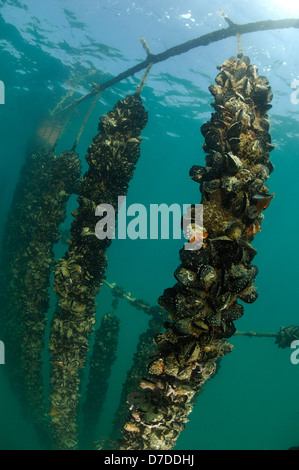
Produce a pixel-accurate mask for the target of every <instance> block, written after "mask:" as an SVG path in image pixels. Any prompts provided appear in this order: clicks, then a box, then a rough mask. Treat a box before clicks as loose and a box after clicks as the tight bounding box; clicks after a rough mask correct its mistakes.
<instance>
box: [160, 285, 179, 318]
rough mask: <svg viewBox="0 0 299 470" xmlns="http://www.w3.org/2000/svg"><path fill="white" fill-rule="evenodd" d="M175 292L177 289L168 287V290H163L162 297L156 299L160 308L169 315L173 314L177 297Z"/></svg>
mask: <svg viewBox="0 0 299 470" xmlns="http://www.w3.org/2000/svg"><path fill="white" fill-rule="evenodd" d="M177 290H178V289H177V287H170V288H168V289H165V290H164V293H163V295H161V296H160V297H159V299H158V304H159V305H160V307H162V308H164V309H165V310H167V311H168V312H170V313H175V311H176V304H175V298H176V295H177Z"/></svg>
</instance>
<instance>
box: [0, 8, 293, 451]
mask: <svg viewBox="0 0 299 470" xmlns="http://www.w3.org/2000/svg"><path fill="white" fill-rule="evenodd" d="M197 3H198V2H195V1H186V2H184V6H182V5H181V2H179V1H178V0H175V1H173V2H170V1H168V0H167V1H165V2H157V1H154V0H153V1H151V2H145V1H144V0H139V1H138V2H131V1H130V0H122V1H114V2H112V1H105V2H100V4H99V2H96V1H95V0H87V1H86V2H83V1H76V2H72V1H70V0H67V1H65V2H63V6H60V4H58V3H57V2H53V3H52V2H40V1H37V0H26V1H23V0H20V1H8V0H7V1H4V0H3V1H2V5H1V7H0V64H1V67H0V80H2V81H3V82H4V83H5V94H6V96H5V98H6V104H5V105H1V106H0V129H1V144H0V145H1V161H0V183H1V185H0V192H1V198H0V208H1V211H0V218H1V225H0V232H1V237H2V235H3V231H4V227H5V222H6V220H7V216H8V214H9V211H10V207H11V201H12V196H13V193H14V189H15V186H16V184H17V182H18V179H19V174H20V169H21V167H22V165H23V163H24V159H25V153H26V146H27V143H28V140H29V138H30V137H31V135H32V134H33V133H34V132H35V130H36V128H37V127H38V125H39V123H40V122H41V120H42V119H43V117H44V116H46V115H47V112H48V111H49V110H50V109H53V107H55V105H56V104H57V103H58V102H59V100H60V99H61V97H62V96H64V95H65V94H66V90H69V89H70V88H72V86H73V85H72V83H74V82H75V81H76V79H78V77H81V78H80V80H79V84H78V85H76V86H74V88H75V90H74V95H73V98H79V97H80V96H81V95H83V94H85V93H87V92H88V91H89V90H90V84H91V82H97V83H102V82H105V81H107V80H108V79H110V78H111V77H112V76H114V75H117V74H118V73H120V72H122V71H123V70H125V69H127V68H129V67H131V66H132V65H135V64H136V63H138V62H139V61H141V60H143V59H144V51H143V49H142V47H141V45H140V43H139V42H138V39H139V38H140V37H145V38H146V40H147V41H148V43H149V44H150V47H151V48H152V51H153V52H154V53H157V52H160V51H162V50H164V49H166V48H169V47H171V46H173V45H176V44H179V43H182V42H184V41H187V40H189V39H192V38H194V37H197V36H200V35H202V34H205V33H208V32H211V31H214V30H217V29H219V27H226V24H225V22H224V20H223V19H222V18H220V17H219V16H218V15H217V13H216V12H217V10H218V8H219V7H220V6H221V7H222V8H223V9H224V10H225V12H226V13H227V14H228V15H229V16H230V17H231V18H233V19H234V21H236V22H240V23H247V22H250V21H259V20H261V19H278V18H291V17H299V7H297V11H296V10H294V9H288V7H287V6H285V7H284V8H283V7H282V6H281V5H279V2H272V1H270V0H267V1H265V2H261V1H258V0H253V1H251V2H247V1H244V2H242V6H240V2H238V1H236V0H234V1H232V2H228V3H224V4H221V5H220V4H219V3H218V2H217V1H215V0H212V1H211V2H209V5H208V6H207V5H206V4H204V5H202V6H199V5H198V4H197ZM261 11H262V12H261ZM298 34H299V33H298V31H297V30H293V29H290V30H284V31H272V32H263V33H253V34H250V35H246V36H244V38H243V48H244V53H245V54H246V55H248V56H249V57H250V58H251V61H252V63H254V64H256V65H257V66H258V68H259V71H260V73H261V74H262V75H266V76H267V78H268V79H269V81H270V85H271V86H272V90H273V93H274V100H273V102H272V104H273V108H272V110H271V111H270V113H269V119H270V122H271V135H272V141H273V144H274V145H275V150H274V151H273V152H272V153H271V161H272V162H273V164H274V167H275V170H274V172H273V174H272V175H271V177H270V179H269V181H268V184H269V188H270V191H271V192H274V193H275V199H274V200H273V201H272V202H271V206H270V207H269V208H268V209H267V210H266V211H265V220H264V221H263V225H262V232H261V233H259V234H258V235H257V237H256V238H255V240H254V246H255V248H256V249H257V250H258V255H257V256H256V258H255V260H254V264H256V265H257V266H258V268H259V274H258V277H257V280H256V282H255V285H256V286H257V287H258V292H259V298H258V300H257V301H256V302H255V303H254V304H252V305H246V306H245V314H244V316H243V317H242V318H241V319H240V320H238V321H237V322H236V327H237V329H238V330H240V331H249V330H255V331H257V332H277V331H279V328H280V327H281V326H285V327H286V326H289V325H298V306H297V297H298V294H297V292H298V263H299V255H298V231H299V219H298V210H297V202H298V171H299V163H298V162H299V150H298V149H299V133H298V110H299V104H297V105H296V104H293V103H292V102H291V93H292V91H293V89H292V88H291V83H292V81H293V80H294V78H296V77H298V75H299V59H298V54H297V49H296V44H297V42H298ZM236 47H237V43H236V40H235V39H234V38H231V39H228V40H225V41H222V42H220V43H217V44H211V45H210V46H208V47H202V48H200V49H195V50H193V51H190V52H189V53H188V54H183V55H181V56H178V57H174V58H172V59H169V60H168V61H166V62H163V63H161V64H157V65H155V66H154V67H153V69H152V71H151V73H150V75H149V77H148V80H147V84H146V86H145V88H144V90H143V92H142V98H143V103H144V106H145V108H146V109H147V111H148V113H149V122H148V125H147V126H146V128H145V130H144V132H143V134H142V137H143V143H142V146H141V157H140V160H139V162H138V165H137V168H136V171H135V174H134V178H133V180H132V181H131V184H130V189H129V193H128V196H127V204H128V205H130V204H134V203H141V204H144V205H145V206H146V207H149V205H150V204H160V203H166V204H169V205H170V204H172V203H179V204H191V203H192V202H197V203H199V202H200V194H199V192H198V185H196V184H195V183H194V182H192V181H191V180H190V178H189V169H190V168H191V167H192V166H193V165H195V164H196V165H203V164H204V158H205V154H204V152H203V150H202V144H203V137H202V135H201V132H200V127H201V125H202V124H203V123H204V122H206V121H207V120H208V119H209V117H210V114H211V110H212V108H211V107H210V103H211V101H212V97H211V95H210V93H209V92H208V86H209V84H210V83H213V81H214V78H215V76H216V74H217V73H218V71H217V69H216V66H217V65H218V64H220V63H222V62H223V61H224V60H226V59H227V58H228V57H230V56H231V55H234V54H235V53H236ZM91 72H93V73H92V74H91ZM140 78H141V74H138V76H136V77H133V78H132V77H131V78H130V79H127V80H125V81H124V82H122V83H119V84H117V85H115V86H114V87H112V88H110V89H108V90H106V91H105V92H104V93H103V94H102V95H101V98H100V99H99V101H98V103H97V104H96V107H95V109H94V111H93V113H92V116H91V118H90V120H89V122H88V125H87V126H86V128H85V130H84V133H83V135H82V138H81V140H80V142H79V146H78V149H77V150H78V153H79V156H80V159H81V161H82V164H83V170H86V167H87V166H86V162H85V161H84V157H85V155H86V151H87V148H88V146H89V145H90V144H91V142H92V138H93V137H94V136H95V135H96V134H97V125H98V120H99V117H100V116H101V115H103V114H105V113H107V112H108V111H109V110H111V109H112V108H113V106H114V105H115V103H116V102H117V101H118V100H119V99H121V98H123V97H125V96H126V94H128V93H132V92H134V91H135V89H136V86H137V85H138V83H139V80H140ZM88 107H89V103H85V104H82V105H81V106H80V107H79V108H78V111H77V113H75V114H74V115H73V116H72V119H71V121H70V123H69V125H68V127H67V128H66V131H65V133H64V135H63V137H62V139H61V140H60V142H59V145H58V147H57V151H56V153H57V154H58V153H60V152H61V151H63V150H65V149H69V148H70V147H71V146H72V144H73V142H74V139H75V136H76V134H77V132H78V130H79V128H80V126H81V123H82V121H83V119H84V116H85V114H86V112H87V110H88ZM75 208H76V200H75V198H74V197H73V198H72V199H71V201H70V203H69V206H68V213H69V216H68V219H67V220H66V222H65V224H64V225H65V227H66V228H69V227H70V223H71V220H72V218H71V216H70V213H71V211H72V210H74V209H75ZM181 247H182V240H136V241H133V240H114V241H113V243H112V245H111V247H110V248H109V250H108V252H107V254H108V269H107V272H106V275H107V280H108V281H110V282H115V283H117V284H118V285H120V286H121V287H123V288H124V289H125V291H126V292H131V293H132V295H133V297H137V298H142V299H144V300H145V301H146V302H148V303H149V304H151V305H156V304H157V299H158V297H159V296H160V295H161V294H162V293H163V291H164V289H165V288H168V287H171V286H173V285H174V283H175V280H174V277H173V272H174V271H175V269H176V268H177V266H178V264H179V257H178V252H179V250H180V248H181ZM64 250H65V247H64V246H63V245H61V244H59V245H58V246H57V247H56V248H55V252H56V256H57V258H58V257H60V256H62V255H63V254H64ZM112 300H113V298H112V295H111V291H110V289H109V288H108V287H107V286H103V287H102V289H101V292H100V294H99V296H98V299H97V304H98V308H97V325H96V326H99V323H100V320H101V318H102V316H103V315H104V314H105V313H107V312H108V311H110V310H111V302H112ZM54 308H55V296H54V294H53V293H52V292H51V307H50V309H49V312H48V314H47V318H48V320H49V321H48V329H47V334H49V323H50V320H51V318H52V315H53V312H54ZM117 315H118V316H119V318H120V320H121V330H120V337H119V345H118V351H117V360H116V362H115V363H114V365H113V368H112V373H111V377H110V381H109V390H108V394H107V399H106V402H105V409H104V411H103V413H102V415H101V419H100V422H99V426H98V429H97V435H98V439H99V440H100V439H103V438H104V437H108V436H109V433H110V431H111V429H112V419H113V414H114V411H115V409H116V407H117V406H118V402H119V397H120V393H121V386H122V384H123V382H124V380H125V377H126V372H127V370H128V368H129V367H130V366H131V363H132V358H133V355H134V352H135V349H136V345H137V342H138V338H139V335H140V334H141V333H142V332H144V331H145V330H146V327H147V323H148V317H147V316H146V315H145V314H144V313H143V312H142V311H140V312H139V311H137V310H135V309H133V308H132V307H131V306H130V305H129V304H128V303H127V302H126V301H125V300H121V301H120V303H119V307H118V310H117ZM1 339H2V338H1V331H0V340H1ZM230 342H231V343H232V344H233V345H234V350H233V352H232V353H231V354H230V355H229V356H227V357H225V358H224V359H223V360H222V362H221V368H220V370H219V373H218V374H217V375H216V376H215V378H214V379H213V380H211V381H210V382H208V383H207V385H206V387H205V389H204V391H203V392H202V394H201V395H200V397H199V398H198V400H197V404H196V406H195V408H194V411H193V412H192V414H191V415H190V422H189V423H188V424H187V427H186V430H185V431H184V432H183V433H182V434H181V436H180V438H179V439H178V441H177V446H176V449H178V450H179V449H181V450H189V449H207V450H208V449H212V450H215V449H267V450H271V449H288V448H290V447H292V446H298V442H299V424H298V418H299V405H298V386H299V365H297V366H296V365H293V364H292V363H291V361H290V355H291V350H290V349H279V348H278V347H277V345H276V344H274V340H273V338H247V337H245V338H244V337H232V338H230ZM48 360H49V357H48V350H47V348H46V349H45V351H44V371H43V373H44V379H45V395H46V398H47V399H48V391H49V364H48ZM6 367H7V366H6V365H0V391H1V393H0V449H1V450H7V449H34V450H37V449H39V448H40V443H39V440H38V436H37V435H36V433H35V430H34V429H33V426H32V423H30V422H28V420H26V419H25V417H24V415H23V411H22V408H21V405H20V399H19V398H20V397H18V396H16V395H15V394H14V393H13V392H12V390H11V388H10V385H9V383H8V381H7V372H8V371H7V370H6ZM86 382H87V379H86V374H85V376H84V380H83V390H82V395H83V396H84V392H85V387H86Z"/></svg>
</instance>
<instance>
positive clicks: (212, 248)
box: [119, 55, 273, 450]
mask: <svg viewBox="0 0 299 470" xmlns="http://www.w3.org/2000/svg"><path fill="white" fill-rule="evenodd" d="M219 69H220V73H219V74H218V75H217V77H216V84H215V85H211V86H210V92H211V93H212V95H213V96H214V99H215V101H214V103H213V104H212V106H213V107H214V109H215V113H213V114H212V117H211V120H210V121H209V122H207V123H206V124H204V125H203V126H202V128H201V131H202V133H203V135H204V137H205V144H204V150H205V152H206V153H207V154H208V155H207V156H206V166H205V167H199V166H195V167H193V168H192V169H191V171H190V176H191V178H192V179H193V180H194V181H195V182H197V183H199V184H200V190H201V194H202V204H203V207H204V213H203V220H204V228H203V229H204V243H203V246H202V248H201V249H200V250H195V251H186V250H181V252H180V259H181V265H180V266H179V267H178V268H177V270H176V271H175V278H176V279H177V284H176V285H175V286H174V287H173V288H169V289H166V290H165V292H164V294H163V296H161V297H160V299H159V303H160V305H161V306H163V307H164V308H165V309H166V310H167V311H168V312H169V313H170V320H171V321H169V322H168V323H167V324H166V325H165V326H166V331H165V332H163V333H160V334H158V335H157V336H156V337H155V343H156V346H157V348H156V355H155V358H154V360H152V362H150V364H149V365H148V382H149V384H148V385H147V386H144V380H143V381H142V382H141V384H140V385H141V387H140V388H139V390H136V391H135V392H134V393H131V394H130V396H129V400H128V402H129V405H130V415H129V417H128V419H127V421H126V423H125V425H124V427H123V440H122V442H121V443H120V446H119V448H120V449H125V450H133V449H134V450H151V449H157V450H167V449H172V448H173V447H174V446H175V443H176V440H177V438H178V436H179V434H180V432H181V431H183V430H184V428H185V423H186V422H187V421H188V415H189V413H190V412H191V410H192V408H193V406H194V403H195V400H196V396H197V395H198V393H199V392H200V390H201V389H202V387H203V385H204V384H205V382H206V381H207V380H208V379H209V378H211V377H212V376H213V375H214V374H215V371H216V366H217V362H218V360H219V358H221V357H222V356H224V355H226V354H228V353H229V352H231V350H232V345H231V344H230V343H229V342H228V341H226V340H225V338H229V337H231V336H232V335H233V334H234V332H235V326H234V321H235V320H237V319H238V318H240V317H241V316H242V315H243V311H244V308H243V306H242V305H241V304H239V303H238V302H237V299H238V298H239V299H241V300H243V301H244V302H246V303H252V302H254V301H255V300H256V298H257V291H256V288H255V287H254V285H253V283H254V280H255V277H256V275H257V272H258V270H257V267H256V266H253V265H252V264H251V263H252V260H253V258H254V256H255V255H256V250H255V249H254V248H253V246H252V245H251V242H252V241H253V239H254V236H255V234H256V233H257V232H259V231H260V229H261V221H262V220H263V214H262V211H263V210H264V209H265V208H266V207H267V206H268V205H269V203H270V201H271V199H272V197H273V195H272V194H269V190H268V187H267V186H266V184H265V181H266V180H267V179H268V177H269V174H270V173H271V172H272V170H273V166H272V164H271V163H270V157H269V152H270V151H271V150H272V149H273V146H272V144H271V137H270V135H269V132H268V131H269V121H268V116H267V111H268V110H269V109H270V108H271V105H269V102H270V101H271V99H272V92H271V88H270V86H269V83H268V81H267V79H266V78H265V77H262V76H259V75H258V70H257V67H256V66H254V65H250V60H249V58H248V57H245V56H242V55H239V56H238V58H237V57H231V58H230V59H229V60H227V61H226V62H224V63H223V64H222V65H221V66H220V67H219ZM189 223H190V228H191V229H194V219H193V218H192V210H191V216H190V219H189ZM195 239H196V234H195V235H194V237H193V239H192V240H190V241H194V240H195Z"/></svg>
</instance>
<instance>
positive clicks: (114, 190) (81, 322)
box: [50, 94, 147, 450]
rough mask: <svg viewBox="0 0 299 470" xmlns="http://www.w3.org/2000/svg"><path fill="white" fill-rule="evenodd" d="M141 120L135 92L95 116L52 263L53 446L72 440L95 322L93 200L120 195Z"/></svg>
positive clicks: (97, 253)
mask: <svg viewBox="0 0 299 470" xmlns="http://www.w3.org/2000/svg"><path fill="white" fill-rule="evenodd" d="M146 123H147V112H146V111H145V109H144V107H143V104H142V101H141V98H140V96H139V94H134V95H129V96H127V97H126V98H125V99H123V100H122V101H119V102H118V103H117V104H116V105H115V107H114V109H113V110H112V111H110V112H109V113H108V114H107V115H106V116H103V117H101V119H100V123H99V134H98V135H97V136H96V137H95V138H94V140H93V143H92V145H91V146H90V147H89V149H88V154H87V156H86V160H87V162H88V164H89V169H88V171H87V172H86V174H85V175H84V176H83V178H82V180H81V184H80V188H79V198H78V203H79V207H78V209H77V210H76V211H74V212H73V216H74V219H75V220H74V221H73V224H72V228H71V240H70V246H69V249H68V251H67V252H66V255H65V256H64V258H62V259H61V260H60V261H58V263H57V265H56V268H55V279H54V291H55V292H56V294H57V296H58V299H59V300H58V308H57V311H56V313H55V315H54V319H53V322H52V327H51V338H50V350H51V356H52V370H51V410H50V416H51V417H52V430H53V436H54V441H55V446H56V448H58V449H64V450H67V449H75V448H76V446H77V422H76V416H77V408H78V401H79V393H78V390H79V383H80V381H79V371H80V370H81V369H82V368H83V367H84V366H85V360H86V353H87V351H88V338H89V335H90V333H91V332H92V331H93V325H94V323H95V310H96V304H95V297H96V295H97V294H98V292H99V289H100V284H101V282H102V281H103V280H104V278H105V269H106V264H107V263H106V254H105V252H106V250H107V248H108V247H109V245H110V243H111V240H109V239H108V238H106V239H105V240H99V239H98V238H97V237H96V236H95V227H96V224H97V222H98V219H97V218H96V216H95V211H96V208H97V206H98V205H100V204H103V203H106V204H111V205H112V206H113V207H114V208H115V212H117V207H118V197H119V196H125V195H126V194H127V191H128V186H129V182H130V180H131V178H132V177H133V174H134V170H135V165H136V163H137V161H138V158H139V155H140V143H141V140H142V139H141V138H140V134H141V132H142V130H143V129H144V127H145V125H146Z"/></svg>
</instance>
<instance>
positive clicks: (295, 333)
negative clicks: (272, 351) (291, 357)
mask: <svg viewBox="0 0 299 470" xmlns="http://www.w3.org/2000/svg"><path fill="white" fill-rule="evenodd" d="M297 339H299V326H294V325H292V326H288V327H287V328H285V327H283V326H282V327H281V328H280V331H279V332H278V333H277V335H276V341H275V343H276V344H278V347H279V348H283V349H285V348H289V347H291V344H292V342H293V341H295V340H297Z"/></svg>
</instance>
